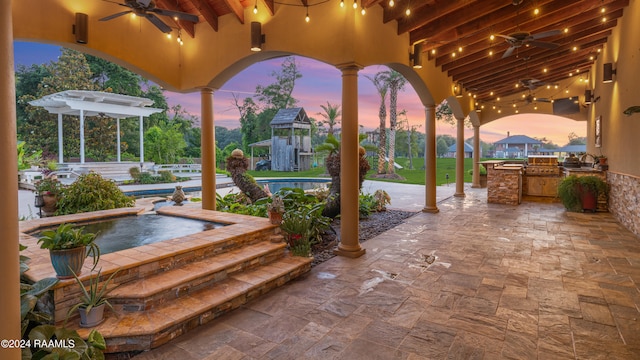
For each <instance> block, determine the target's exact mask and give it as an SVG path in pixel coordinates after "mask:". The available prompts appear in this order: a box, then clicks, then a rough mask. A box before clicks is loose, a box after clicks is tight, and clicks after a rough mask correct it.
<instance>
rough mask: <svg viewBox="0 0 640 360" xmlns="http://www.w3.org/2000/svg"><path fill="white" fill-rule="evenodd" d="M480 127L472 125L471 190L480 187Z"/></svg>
mask: <svg viewBox="0 0 640 360" xmlns="http://www.w3.org/2000/svg"><path fill="white" fill-rule="evenodd" d="M479 161H480V126H475V125H473V179H472V184H471V187H472V188H479V187H480V164H478V162H479Z"/></svg>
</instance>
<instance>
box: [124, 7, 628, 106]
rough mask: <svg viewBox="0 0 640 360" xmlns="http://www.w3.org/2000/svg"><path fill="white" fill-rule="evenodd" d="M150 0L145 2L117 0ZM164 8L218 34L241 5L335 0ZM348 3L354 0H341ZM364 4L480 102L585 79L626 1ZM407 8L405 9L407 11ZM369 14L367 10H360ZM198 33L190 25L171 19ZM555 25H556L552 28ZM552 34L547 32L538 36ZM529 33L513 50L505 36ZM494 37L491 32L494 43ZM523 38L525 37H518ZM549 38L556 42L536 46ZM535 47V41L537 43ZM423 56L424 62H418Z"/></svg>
mask: <svg viewBox="0 0 640 360" xmlns="http://www.w3.org/2000/svg"><path fill="white" fill-rule="evenodd" d="M121 1H122V2H124V1H148V0H121ZM155 1H156V4H155V5H156V6H157V7H158V8H161V9H167V10H172V11H180V12H186V13H190V14H193V15H197V16H198V17H199V21H200V22H201V23H203V22H204V23H206V24H208V25H209V26H211V27H212V28H213V29H214V30H215V31H224V29H220V28H219V25H218V18H219V17H221V16H225V15H227V16H234V17H235V18H236V19H237V20H238V21H239V22H240V23H244V22H245V18H244V9H246V8H253V7H255V6H258V7H259V8H260V9H261V10H264V9H266V10H267V11H269V13H270V14H271V15H273V14H274V13H275V12H276V11H277V10H278V8H279V7H280V6H288V5H296V6H314V5H318V4H320V3H324V2H326V1H330V2H335V3H336V6H339V4H340V0H280V1H275V0H155ZM344 1H345V3H346V4H347V5H349V6H351V5H352V4H353V2H352V0H344ZM356 2H357V3H358V5H359V6H360V7H363V8H365V9H368V8H371V7H373V6H380V7H382V8H383V11H384V15H383V18H382V19H381V21H382V22H384V23H387V22H392V21H393V22H396V23H397V29H398V34H404V33H409V37H410V42H411V44H415V43H422V51H423V52H424V54H423V58H425V59H426V58H428V59H429V61H435V63H436V65H437V66H439V67H440V68H441V69H442V71H444V72H446V73H447V74H448V75H449V76H451V77H452V78H453V80H454V82H459V83H460V84H461V85H462V87H463V88H464V89H465V91H466V92H471V93H473V94H475V95H476V99H477V101H478V102H480V103H484V102H491V101H494V100H495V98H496V97H506V96H509V95H513V94H516V93H526V92H530V91H534V90H535V89H536V88H537V87H539V86H546V85H550V86H553V85H554V84H555V83H557V82H559V81H561V80H565V79H567V78H569V77H575V76H581V77H583V78H585V77H586V76H588V71H589V69H590V67H591V64H593V62H594V61H595V59H596V58H597V56H598V54H599V49H602V46H603V45H604V43H606V42H607V39H608V37H609V35H610V34H611V31H612V29H613V28H614V27H615V26H616V25H617V19H618V18H620V17H621V16H622V12H623V10H624V8H625V7H626V6H628V4H629V0H581V1H575V0H553V1H552V0H458V1H452V0H394V1H391V0H356ZM407 9H409V10H410V13H409V14H407ZM364 16H367V15H364ZM169 22H172V23H171V26H175V27H180V28H182V29H183V30H184V31H185V32H187V33H188V34H190V35H191V36H195V27H194V24H193V23H190V22H188V21H182V20H178V21H175V20H172V19H169ZM554 30H558V31H555V32H553V31H554ZM549 31H552V32H551V33H548V34H552V35H550V36H542V37H539V38H538V35H537V34H541V33H546V32H549ZM514 33H521V34H522V35H521V36H523V37H526V36H527V35H531V36H533V38H528V39H527V40H525V41H524V43H522V44H520V43H518V44H515V45H516V46H514V47H513V48H512V49H511V51H510V55H509V56H506V57H504V58H503V55H504V54H505V52H506V51H507V49H509V48H510V47H511V44H509V43H508V42H507V41H506V39H505V38H504V37H500V36H496V35H506V36H509V35H511V34H514ZM491 35H494V38H493V40H492V39H491ZM521 39H522V38H521ZM538 42H544V43H552V44H555V45H557V46H555V47H554V48H550V47H551V45H545V44H544V43H543V44H539V43H538ZM536 45H538V46H536ZM423 61H424V60H423Z"/></svg>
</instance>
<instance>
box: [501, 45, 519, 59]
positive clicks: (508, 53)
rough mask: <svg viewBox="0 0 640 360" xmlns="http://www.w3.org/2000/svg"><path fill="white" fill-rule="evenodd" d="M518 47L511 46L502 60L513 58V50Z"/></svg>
mask: <svg viewBox="0 0 640 360" xmlns="http://www.w3.org/2000/svg"><path fill="white" fill-rule="evenodd" d="M515 49H516V47H515V46H511V47H510V48H508V49H507V51H505V52H504V54H503V55H502V58H503V59H504V58H508V57H509V56H511V54H512V53H513V50H515Z"/></svg>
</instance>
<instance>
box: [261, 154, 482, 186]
mask: <svg viewBox="0 0 640 360" xmlns="http://www.w3.org/2000/svg"><path fill="white" fill-rule="evenodd" d="M483 160H484V159H483ZM396 162H397V163H398V164H400V165H402V166H403V167H404V168H403V169H399V170H397V171H396V173H397V174H398V175H400V176H402V177H403V178H404V179H405V180H384V179H373V178H371V175H372V174H375V171H376V170H375V168H374V167H373V166H372V169H371V170H369V172H368V173H367V177H366V178H367V179H369V180H378V181H390V182H398V183H404V184H421V185H424V168H423V164H424V158H414V159H413V167H414V170H410V169H408V166H409V159H407V158H396ZM472 166H473V159H471V158H465V159H464V181H465V182H471V175H469V170H470V169H471V167H472ZM324 173H325V169H324V167H323V166H319V167H317V168H313V169H311V170H307V171H296V172H288V171H249V174H251V175H252V176H254V177H319V176H321V175H322V174H324ZM447 174H449V183H450V184H451V183H455V181H456V159H453V158H438V159H436V184H437V185H444V184H446V183H447Z"/></svg>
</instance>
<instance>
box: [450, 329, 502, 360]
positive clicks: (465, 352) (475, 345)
mask: <svg viewBox="0 0 640 360" xmlns="http://www.w3.org/2000/svg"><path fill="white" fill-rule="evenodd" d="M492 345H494V346H496V345H498V344H495V343H494V344H492V341H491V340H490V339H487V338H485V337H482V336H477V335H475V334H469V333H467V332H464V331H460V332H458V334H457V336H456V337H455V339H454V340H453V344H451V347H450V348H449V353H448V354H447V359H451V360H453V359H468V360H481V359H483V358H484V357H485V348H487V347H489V349H487V354H489V353H491V352H492V351H491V349H490V347H491V346H492ZM501 347H502V343H499V346H496V349H494V351H493V354H494V355H497V352H499V350H500V348H501ZM496 357H497V356H496Z"/></svg>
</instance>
